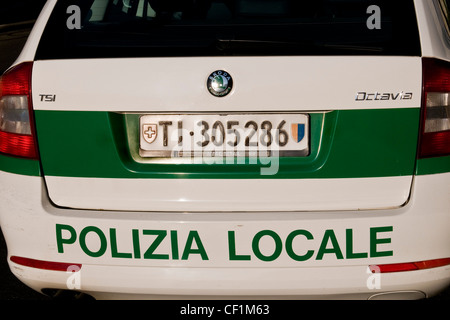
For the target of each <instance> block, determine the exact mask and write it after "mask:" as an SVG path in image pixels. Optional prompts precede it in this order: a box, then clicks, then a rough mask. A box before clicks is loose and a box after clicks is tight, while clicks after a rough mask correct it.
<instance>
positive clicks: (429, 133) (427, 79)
mask: <svg viewBox="0 0 450 320" xmlns="http://www.w3.org/2000/svg"><path fill="white" fill-rule="evenodd" d="M422 65H423V98H422V124H421V136H420V147H419V158H427V157H439V156H444V155H449V154H450V63H448V62H445V61H442V60H437V59H431V58H423V61H422Z"/></svg>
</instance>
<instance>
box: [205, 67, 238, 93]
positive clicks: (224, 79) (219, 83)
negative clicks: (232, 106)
mask: <svg viewBox="0 0 450 320" xmlns="http://www.w3.org/2000/svg"><path fill="white" fill-rule="evenodd" d="M207 87H208V90H209V92H210V93H211V94H212V95H213V96H216V97H224V96H226V95H227V94H229V93H230V91H231V89H232V88H233V78H231V76H230V74H229V73H228V72H225V71H223V70H218V71H214V72H213V73H211V75H210V76H209V77H208V82H207Z"/></svg>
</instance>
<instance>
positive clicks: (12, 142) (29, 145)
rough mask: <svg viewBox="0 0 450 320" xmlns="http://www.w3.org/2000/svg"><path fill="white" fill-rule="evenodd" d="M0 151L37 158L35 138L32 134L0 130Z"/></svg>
mask: <svg viewBox="0 0 450 320" xmlns="http://www.w3.org/2000/svg"><path fill="white" fill-rule="evenodd" d="M0 141H1V143H0V152H1V153H7V154H13V155H15V156H18V157H25V158H32V159H36V158H37V154H36V147H35V144H34V138H33V136H30V135H24V134H16V133H10V132H3V131H0Z"/></svg>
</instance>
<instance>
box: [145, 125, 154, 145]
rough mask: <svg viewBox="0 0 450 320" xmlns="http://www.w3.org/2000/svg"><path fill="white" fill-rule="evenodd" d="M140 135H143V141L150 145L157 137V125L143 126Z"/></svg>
mask: <svg viewBox="0 0 450 320" xmlns="http://www.w3.org/2000/svg"><path fill="white" fill-rule="evenodd" d="M142 134H143V135H144V140H145V141H146V142H147V143H152V142H153V141H155V139H156V137H157V135H158V125H156V124H144V125H143V128H142Z"/></svg>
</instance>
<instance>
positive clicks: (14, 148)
mask: <svg viewBox="0 0 450 320" xmlns="http://www.w3.org/2000/svg"><path fill="white" fill-rule="evenodd" d="M32 68H33V63H32V62H24V63H21V64H19V65H17V66H15V67H13V68H11V69H10V70H8V71H7V72H6V73H5V74H4V75H3V76H2V77H1V78H0V152H1V153H4V154H8V155H13V156H17V157H23V158H31V159H37V158H38V153H37V146H36V140H35V134H34V125H33V123H34V121H33V106H32V100H31V70H32Z"/></svg>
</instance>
